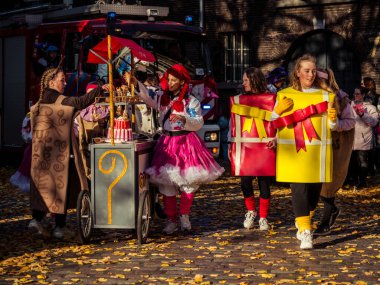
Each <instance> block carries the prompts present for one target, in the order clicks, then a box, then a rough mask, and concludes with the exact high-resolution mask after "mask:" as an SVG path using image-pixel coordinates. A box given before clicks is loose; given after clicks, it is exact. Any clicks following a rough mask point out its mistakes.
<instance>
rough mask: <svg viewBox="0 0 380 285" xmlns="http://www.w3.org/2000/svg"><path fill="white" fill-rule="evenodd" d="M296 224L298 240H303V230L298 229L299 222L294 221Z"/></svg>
mask: <svg viewBox="0 0 380 285" xmlns="http://www.w3.org/2000/svg"><path fill="white" fill-rule="evenodd" d="M294 225H295V226H296V229H297V234H296V236H297V239H298V240H301V232H300V230H299V229H298V225H297V222H294Z"/></svg>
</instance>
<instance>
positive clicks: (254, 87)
mask: <svg viewBox="0 0 380 285" xmlns="http://www.w3.org/2000/svg"><path fill="white" fill-rule="evenodd" d="M244 73H245V74H246V75H247V77H248V80H249V83H250V85H251V92H252V93H255V94H261V93H265V92H267V84H266V80H265V76H264V74H263V73H262V72H261V71H260V69H258V68H257V67H248V68H247V69H246V70H244Z"/></svg>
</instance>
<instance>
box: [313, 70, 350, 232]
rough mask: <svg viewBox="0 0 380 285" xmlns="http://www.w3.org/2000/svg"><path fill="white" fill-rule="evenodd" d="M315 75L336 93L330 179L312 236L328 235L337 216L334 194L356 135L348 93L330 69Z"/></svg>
mask: <svg viewBox="0 0 380 285" xmlns="http://www.w3.org/2000/svg"><path fill="white" fill-rule="evenodd" d="M317 76H318V77H319V79H320V81H321V87H322V88H323V89H325V90H326V91H328V92H332V93H334V94H335V102H334V108H333V109H330V113H331V114H330V122H329V123H330V127H331V131H332V132H331V136H332V143H333V144H332V147H333V179H332V182H331V183H323V185H322V191H321V196H320V197H321V200H322V202H323V214H322V218H321V220H320V223H319V225H318V228H317V229H316V230H315V231H314V233H313V234H314V235H326V234H328V233H330V230H331V227H332V226H333V225H334V223H335V221H336V219H337V217H338V216H339V214H340V209H339V208H338V207H337V206H336V205H335V196H336V192H338V190H339V189H340V188H341V187H342V186H343V183H344V180H345V178H346V175H347V171H348V165H349V163H350V157H351V151H352V146H353V143H354V134H355V130H354V128H355V116H354V111H353V109H352V107H351V104H350V100H349V98H348V94H347V93H345V92H344V91H343V90H341V89H340V88H339V86H338V83H337V82H336V81H335V76H334V72H333V71H332V70H331V69H330V68H327V69H320V70H318V71H317Z"/></svg>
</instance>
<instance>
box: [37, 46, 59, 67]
mask: <svg viewBox="0 0 380 285" xmlns="http://www.w3.org/2000/svg"><path fill="white" fill-rule="evenodd" d="M58 51H59V50H58V48H57V47H56V46H55V45H50V46H48V47H47V49H46V51H45V56H44V57H41V58H40V59H39V60H38V63H39V64H40V65H41V66H43V67H44V68H45V69H46V68H49V67H57V66H58V64H59V56H58Z"/></svg>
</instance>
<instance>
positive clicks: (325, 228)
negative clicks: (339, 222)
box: [314, 196, 336, 236]
mask: <svg viewBox="0 0 380 285" xmlns="http://www.w3.org/2000/svg"><path fill="white" fill-rule="evenodd" d="M321 200H322V201H323V205H324V207H323V215H322V220H321V222H320V223H319V225H318V228H317V229H316V230H315V231H314V235H317V236H318V235H327V234H329V233H330V232H331V227H330V221H331V216H332V213H333V212H334V208H336V207H335V204H334V201H335V198H334V197H333V198H325V197H322V196H321ZM334 222H335V220H334Z"/></svg>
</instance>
